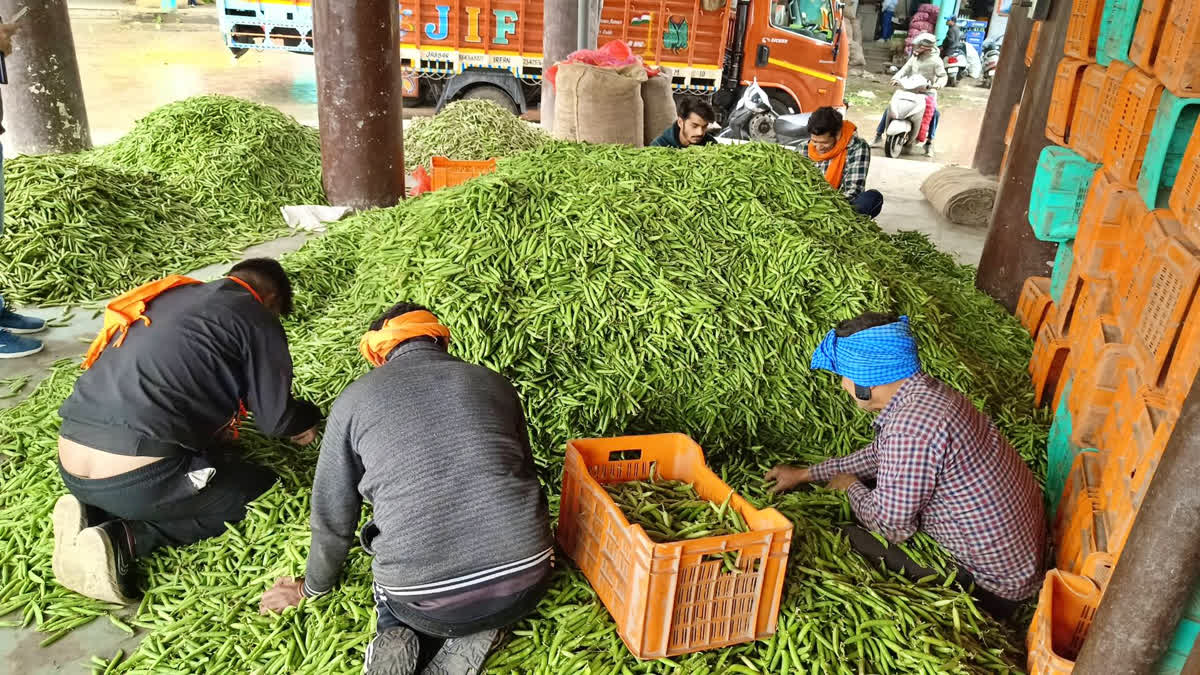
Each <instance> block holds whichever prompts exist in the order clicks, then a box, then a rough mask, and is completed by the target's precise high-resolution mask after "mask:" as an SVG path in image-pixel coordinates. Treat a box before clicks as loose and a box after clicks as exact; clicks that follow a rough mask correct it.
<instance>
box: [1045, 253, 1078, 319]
mask: <svg viewBox="0 0 1200 675" xmlns="http://www.w3.org/2000/svg"><path fill="white" fill-rule="evenodd" d="M1074 264H1075V240H1074V239H1072V240H1071V241H1064V242H1063V243H1061V244H1059V245H1058V253H1057V254H1056V255H1055V256H1054V270H1053V271H1052V272H1051V273H1050V299H1051V300H1053V301H1054V304H1055V305H1061V304H1062V298H1063V291H1064V290H1066V288H1067V279H1068V278H1070V276H1071V265H1074Z"/></svg>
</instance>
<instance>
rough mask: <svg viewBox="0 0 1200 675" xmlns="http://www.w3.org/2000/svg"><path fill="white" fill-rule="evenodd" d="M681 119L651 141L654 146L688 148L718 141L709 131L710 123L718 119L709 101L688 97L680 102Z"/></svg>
mask: <svg viewBox="0 0 1200 675" xmlns="http://www.w3.org/2000/svg"><path fill="white" fill-rule="evenodd" d="M678 110H679V119H677V120H675V124H672V125H671V126H669V127H667V128H666V130H664V131H663V132H662V135H661V136H659V137H658V138H656V139H654V140H653V141H651V143H650V147H653V148H686V147H689V146H692V145H709V144H711V143H716V142H717V140H716V139H715V138H713V135H712V134H710V133H708V125H710V124H712V123H713V122H714V121H715V120H716V119H717V114H716V112H714V111H713V107H712V106H711V105H709V103H708V102H707V101H702V100H700V99H698V98H692V97H687V98H684V99H683V100H682V101H680V102H679V108H678Z"/></svg>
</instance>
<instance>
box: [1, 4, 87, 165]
mask: <svg viewBox="0 0 1200 675" xmlns="http://www.w3.org/2000/svg"><path fill="white" fill-rule="evenodd" d="M25 7H28V11H27V12H26V13H25V16H24V17H22V18H21V20H20V21H19V22H18V23H19V24H20V30H18V31H17V34H16V35H14V36H13V40H12V42H13V53H12V54H10V55H9V56H8V58H7V59H5V65H6V66H7V67H8V85H7V86H5V87H3V88H2V89H0V92H2V93H0V96H2V97H3V105H4V126H5V129H6V130H7V133H6V134H5V135H4V144H5V145H6V146H8V147H7V148H5V149H6V150H8V148H11V149H12V150H13V151H15V152H19V153H23V154H30V155H32V154H45V153H64V152H78V151H80V150H87V149H88V148H90V147H92V134H91V131H90V130H89V129H88V118H87V108H86V107H85V106H84V104H83V85H82V83H81V82H80V80H79V63H78V62H77V61H76V60H75V39H74V38H73V37H72V35H71V19H70V17H69V16H68V15H67V2H66V0H40V1H39V2H30V1H29V0H0V19H3V20H5V21H11V20H12V18H13V17H15V16H16V15H17V13H18V12H19V11H20V10H21V9H22V8H25Z"/></svg>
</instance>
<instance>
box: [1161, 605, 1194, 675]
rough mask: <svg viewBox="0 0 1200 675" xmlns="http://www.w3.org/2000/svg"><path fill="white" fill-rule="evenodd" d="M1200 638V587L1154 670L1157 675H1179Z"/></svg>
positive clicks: (1184, 609)
mask: <svg viewBox="0 0 1200 675" xmlns="http://www.w3.org/2000/svg"><path fill="white" fill-rule="evenodd" d="M1197 636H1200V587H1197V588H1196V589H1195V590H1194V591H1193V593H1192V597H1191V599H1190V600H1189V601H1188V604H1187V606H1186V607H1184V608H1183V618H1181V619H1180V620H1179V625H1178V626H1177V627H1176V628H1175V633H1174V634H1173V635H1172V636H1171V644H1170V645H1168V647H1167V651H1166V653H1165V654H1163V656H1162V658H1161V659H1160V660H1159V662H1158V665H1157V666H1156V667H1155V669H1154V673H1155V675H1179V673H1180V672H1182V671H1183V665H1184V663H1186V662H1187V659H1188V656H1189V655H1190V654H1191V652H1192V647H1193V646H1194V645H1195V644H1196V638H1197Z"/></svg>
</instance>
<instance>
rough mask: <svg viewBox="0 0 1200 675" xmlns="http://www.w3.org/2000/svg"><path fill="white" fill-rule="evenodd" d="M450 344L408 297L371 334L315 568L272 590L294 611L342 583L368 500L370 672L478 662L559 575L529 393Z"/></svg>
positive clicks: (323, 479) (448, 669) (340, 442)
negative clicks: (524, 395) (373, 618)
mask: <svg viewBox="0 0 1200 675" xmlns="http://www.w3.org/2000/svg"><path fill="white" fill-rule="evenodd" d="M449 340H450V331H449V329H447V328H446V327H445V326H443V325H442V324H441V323H440V322H439V321H438V319H437V317H435V316H434V315H433V314H432V313H430V312H429V311H428V310H426V309H425V308H423V307H420V306H417V305H412V304H409V303H400V304H398V305H396V306H395V307H393V308H392V309H390V310H388V311H387V312H386V313H384V315H383V316H382V317H380V318H379V319H378V320H376V321H375V323H374V324H372V326H371V330H370V331H368V332H367V333H366V335H364V336H363V339H362V342H361V343H360V345H359V351H360V352H361V353H362V354H363V356H364V357H365V358H366V359H367V360H368V361H369V362H370V363H371V364H372V365H374V366H376V368H375V370H373V371H371V372H370V373H367V374H366V375H364V376H363V377H361V378H359V379H358V381H356V382H354V383H353V384H351V385H350V386H349V387H347V388H346V390H345V391H343V392H342V394H341V395H340V396H338V399H337V401H336V402H334V404H333V410H332V411H331V412H330V415H329V422H328V424H327V425H326V429H325V437H324V439H323V440H322V442H321V458H320V460H319V461H318V462H317V476H316V480H315V483H314V485H313V496H312V518H311V520H312V548H311V550H310V551H309V554H308V569H307V572H306V573H305V576H304V578H302V579H295V580H293V579H289V578H284V579H280V580H279V581H278V582H276V584H275V586H274V587H273V588H271V589H270V590H268V591H267V592H266V593H264V594H263V598H262V605H261V609H262V611H264V612H267V611H282V610H283V609H285V608H287V607H290V606H294V605H297V604H299V603H300V600H301V598H304V597H315V596H319V595H322V594H324V593H328V592H329V591H331V590H332V589H333V588H334V586H335V585H336V583H337V580H338V577H339V576H341V571H342V567H343V565H344V563H345V560H346V555H347V553H348V552H349V550H350V546H351V544H352V542H353V541H354V531H355V529H356V528H357V526H358V522H359V518H360V516H361V512H362V505H363V501H364V500H365V501H367V502H369V503H370V504H371V507H372V515H373V518H374V519H373V520H372V521H371V522H369V523H367V524H366V525H365V526H364V527H363V530H362V534H361V541H362V545H363V548H364V549H365V550H366V551H367V552H368V553H371V554H372V555H373V556H374V560H373V562H372V571H373V572H374V577H375V581H374V596H375V602H376V612H377V613H378V615H379V620H378V624H377V631H378V632H377V635H376V637H375V639H374V640H373V641H372V642H371V645H370V647H368V649H367V659H366V661H367V662H366V668H365V671H366V672H367V673H386V674H387V675H406V674H408V673H414V672H417V670H418V669H421V668H423V670H421V672H422V673H424V674H425V675H442V674H446V675H451V674H453V675H465V674H467V673H476V672H479V669H480V668H481V667H482V666H483V662H484V660H485V659H486V657H487V654H488V652H489V651H490V650H491V648H492V645H493V644H494V643H495V641H496V639H497V638H498V637H499V630H500V629H501V628H504V627H506V626H508V625H510V624H512V623H514V622H516V621H518V620H519V619H521V618H522V617H523V616H525V615H526V614H528V613H529V612H531V611H532V610H533V609H534V607H535V606H536V605H537V603H538V601H539V600H540V599H541V597H542V595H543V594H544V593H545V591H546V587H547V585H548V584H549V580H550V571H551V566H552V560H553V559H552V554H553V546H554V544H553V540H552V539H551V537H550V519H549V515H548V513H549V512H548V509H547V503H546V496H545V494H543V493H542V491H541V488H540V486H539V484H538V480H537V476H536V475H535V473H534V464H533V453H532V451H531V450H530V447H529V436H528V432H527V430H526V428H525V415H524V413H523V411H522V408H521V401H520V399H519V398H518V396H517V392H516V391H515V390H514V389H513V387H512V385H511V384H509V382H508V381H507V380H505V379H504V377H502V376H501V375H499V374H497V373H495V372H492V371H490V370H488V369H487V368H483V367H481V366H477V365H473V364H469V363H466V362H464V361H462V360H460V359H457V358H455V357H453V356H451V355H450V354H449V353H447V351H446V347H447V345H448V343H449Z"/></svg>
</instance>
